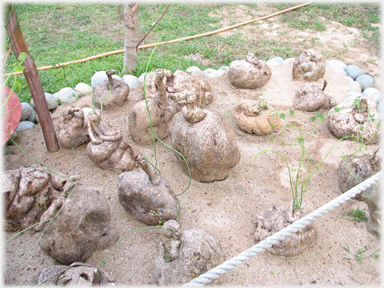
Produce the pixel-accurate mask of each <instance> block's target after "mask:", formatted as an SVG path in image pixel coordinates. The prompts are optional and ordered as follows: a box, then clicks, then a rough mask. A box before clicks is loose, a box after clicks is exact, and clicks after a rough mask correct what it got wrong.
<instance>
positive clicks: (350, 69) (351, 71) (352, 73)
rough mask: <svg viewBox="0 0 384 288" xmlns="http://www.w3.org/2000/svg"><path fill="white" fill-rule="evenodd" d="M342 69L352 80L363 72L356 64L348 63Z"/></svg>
mask: <svg viewBox="0 0 384 288" xmlns="http://www.w3.org/2000/svg"><path fill="white" fill-rule="evenodd" d="M344 70H345V72H347V74H348V76H349V77H351V78H352V79H353V80H356V78H357V77H359V76H360V75H362V74H363V71H361V69H360V67H359V66H356V65H349V66H347V67H345V69H344Z"/></svg>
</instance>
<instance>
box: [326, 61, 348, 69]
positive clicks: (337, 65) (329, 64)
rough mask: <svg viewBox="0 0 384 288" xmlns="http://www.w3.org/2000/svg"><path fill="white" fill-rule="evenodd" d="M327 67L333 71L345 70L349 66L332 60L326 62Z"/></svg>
mask: <svg viewBox="0 0 384 288" xmlns="http://www.w3.org/2000/svg"><path fill="white" fill-rule="evenodd" d="M325 66H327V67H330V68H332V69H333V70H336V69H340V70H345V68H346V67H347V66H348V65H347V64H345V63H344V62H343V61H340V60H337V59H332V60H326V61H325Z"/></svg>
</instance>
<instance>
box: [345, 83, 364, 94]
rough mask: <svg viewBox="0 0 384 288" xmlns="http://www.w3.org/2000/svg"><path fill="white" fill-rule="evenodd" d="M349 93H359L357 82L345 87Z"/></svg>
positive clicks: (359, 87) (359, 88)
mask: <svg viewBox="0 0 384 288" xmlns="http://www.w3.org/2000/svg"><path fill="white" fill-rule="evenodd" d="M346 87H347V89H348V90H349V91H356V92H361V86H360V83H359V82H356V81H353V82H350V83H348V84H347V85H346Z"/></svg>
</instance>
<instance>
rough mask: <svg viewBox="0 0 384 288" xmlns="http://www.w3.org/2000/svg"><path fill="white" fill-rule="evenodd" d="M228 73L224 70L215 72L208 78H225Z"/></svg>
mask: <svg viewBox="0 0 384 288" xmlns="http://www.w3.org/2000/svg"><path fill="white" fill-rule="evenodd" d="M226 72H227V71H224V70H215V72H212V73H209V74H208V77H209V78H220V77H221V76H223V75H224V74H225V73H226Z"/></svg>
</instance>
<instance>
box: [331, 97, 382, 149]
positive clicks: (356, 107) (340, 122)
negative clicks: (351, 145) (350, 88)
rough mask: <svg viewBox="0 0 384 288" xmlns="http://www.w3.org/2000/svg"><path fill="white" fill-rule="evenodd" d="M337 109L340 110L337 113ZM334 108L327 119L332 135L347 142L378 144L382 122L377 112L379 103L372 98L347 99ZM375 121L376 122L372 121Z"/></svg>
mask: <svg viewBox="0 0 384 288" xmlns="http://www.w3.org/2000/svg"><path fill="white" fill-rule="evenodd" d="M336 107H337V108H338V109H340V111H339V112H335V109H336ZM336 107H334V108H332V109H331V111H330V114H331V115H330V116H329V117H327V126H328V129H329V130H330V131H331V132H332V134H333V135H334V136H335V137H337V138H339V139H341V138H343V137H346V136H352V135H354V136H353V137H347V138H345V140H350V141H354V140H358V141H359V142H362V141H363V142H364V143H366V144H376V143H377V142H378V141H379V139H380V134H381V128H380V127H379V126H380V125H379V123H380V122H381V119H380V114H379V112H378V110H377V102H376V101H375V100H373V99H372V98H370V97H365V96H364V97H359V98H355V99H353V97H351V99H345V100H344V101H343V102H342V103H340V104H339V105H337V106H336ZM372 120H374V121H372Z"/></svg>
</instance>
